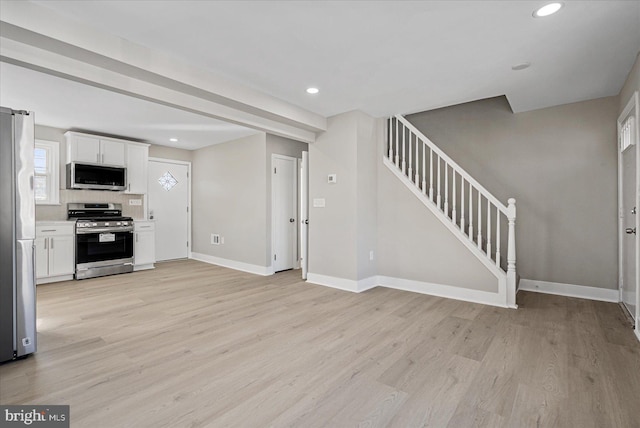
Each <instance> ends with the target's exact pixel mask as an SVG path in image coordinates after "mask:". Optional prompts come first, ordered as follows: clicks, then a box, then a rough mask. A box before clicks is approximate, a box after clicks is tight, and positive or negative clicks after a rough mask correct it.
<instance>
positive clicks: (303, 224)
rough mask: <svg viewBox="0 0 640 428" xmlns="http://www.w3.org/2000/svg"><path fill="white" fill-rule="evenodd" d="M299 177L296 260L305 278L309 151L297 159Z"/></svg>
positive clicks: (307, 267)
mask: <svg viewBox="0 0 640 428" xmlns="http://www.w3.org/2000/svg"><path fill="white" fill-rule="evenodd" d="M298 165H299V171H300V179H299V181H298V183H299V184H300V185H299V186H298V187H299V192H298V194H299V195H300V200H299V201H298V205H299V207H300V208H299V212H300V213H299V215H298V224H299V225H300V227H299V230H298V241H299V243H298V248H299V249H300V250H299V254H298V261H299V265H300V269H302V279H304V280H306V279H307V273H308V271H309V152H308V151H306V150H305V151H303V152H302V158H301V159H298Z"/></svg>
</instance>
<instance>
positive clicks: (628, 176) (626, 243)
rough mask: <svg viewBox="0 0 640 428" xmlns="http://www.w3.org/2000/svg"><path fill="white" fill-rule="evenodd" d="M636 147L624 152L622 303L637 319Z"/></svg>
mask: <svg viewBox="0 0 640 428" xmlns="http://www.w3.org/2000/svg"><path fill="white" fill-rule="evenodd" d="M636 158H637V156H636V146H635V145H634V146H630V147H628V148H627V150H625V151H624V152H622V222H621V226H622V227H623V228H624V230H623V233H622V251H623V257H622V269H623V275H622V286H621V290H620V297H621V299H622V303H623V304H624V306H625V307H626V308H627V310H628V311H629V313H630V314H631V316H632V317H634V319H635V315H636V293H637V289H636V288H637V285H636V240H637V236H638V235H637V233H638V232H640V231H638V230H636V217H637V214H636V212H637V209H638V207H637V206H636V168H637V159H636Z"/></svg>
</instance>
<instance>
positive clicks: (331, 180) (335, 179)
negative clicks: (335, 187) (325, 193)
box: [327, 174, 338, 184]
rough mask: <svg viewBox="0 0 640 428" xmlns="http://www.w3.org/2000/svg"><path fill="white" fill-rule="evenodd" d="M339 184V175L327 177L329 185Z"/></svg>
mask: <svg viewBox="0 0 640 428" xmlns="http://www.w3.org/2000/svg"><path fill="white" fill-rule="evenodd" d="M337 182H338V175H337V174H329V175H328V176H327V183H330V184H335V183H337Z"/></svg>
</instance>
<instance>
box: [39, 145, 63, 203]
mask: <svg viewBox="0 0 640 428" xmlns="http://www.w3.org/2000/svg"><path fill="white" fill-rule="evenodd" d="M59 151H60V143H58V142H57V141H46V140H36V144H35V152H34V155H35V156H34V161H35V162H34V163H35V177H34V183H33V184H34V186H33V187H34V190H35V197H36V204H38V205H58V204H59V198H60V186H59V180H60V163H59V161H58V159H59V156H60V154H59Z"/></svg>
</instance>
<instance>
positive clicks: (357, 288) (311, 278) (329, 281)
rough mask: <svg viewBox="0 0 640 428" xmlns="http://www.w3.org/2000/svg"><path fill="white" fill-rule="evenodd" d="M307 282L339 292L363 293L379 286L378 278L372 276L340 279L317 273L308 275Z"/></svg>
mask: <svg viewBox="0 0 640 428" xmlns="http://www.w3.org/2000/svg"><path fill="white" fill-rule="evenodd" d="M307 282H310V283H312V284H318V285H324V286H326V287H331V288H337V289H338V290H344V291H351V292H353V293H362V292H363V291H366V290H369V289H371V288H375V287H376V286H377V285H378V281H377V277H375V276H370V277H369V278H364V279H361V280H355V279H345V278H338V277H335V276H328V275H320V274H317V273H311V272H309V273H307Z"/></svg>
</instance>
